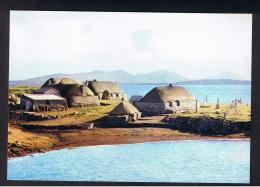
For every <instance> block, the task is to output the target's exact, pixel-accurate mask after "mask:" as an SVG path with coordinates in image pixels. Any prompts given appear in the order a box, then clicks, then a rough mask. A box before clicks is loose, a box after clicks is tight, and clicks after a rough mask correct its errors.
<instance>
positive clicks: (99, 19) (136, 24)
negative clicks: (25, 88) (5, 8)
mask: <svg viewBox="0 0 260 187" xmlns="http://www.w3.org/2000/svg"><path fill="white" fill-rule="evenodd" d="M10 23H11V24H10V26H11V28H10V79H25V78H30V77H34V76H40V75H44V74H50V73H75V72H84V71H93V70H116V69H122V70H125V71H128V72H131V73H141V72H149V71H155V70H158V69H166V70H172V71H176V72H177V73H180V74H183V75H184V76H188V77H194V78H198V77H203V76H209V75H212V74H216V73H221V72H222V71H224V70H225V71H235V72H237V73H239V74H241V75H243V76H245V77H251V37H252V36H251V32H252V16H251V15H249V14H173V13H170V14H167V13H120V12H117V13H112V12H47V11H46V12H44V11H11V22H10ZM28 67H30V68H28Z"/></svg>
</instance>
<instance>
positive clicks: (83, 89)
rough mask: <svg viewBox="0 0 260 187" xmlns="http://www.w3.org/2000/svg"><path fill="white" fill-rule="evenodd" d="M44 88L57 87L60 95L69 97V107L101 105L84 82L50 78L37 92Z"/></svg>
mask: <svg viewBox="0 0 260 187" xmlns="http://www.w3.org/2000/svg"><path fill="white" fill-rule="evenodd" d="M42 89H47V90H48V89H56V90H58V92H59V95H60V96H62V97H64V98H66V99H67V103H68V106H69V107H79V106H86V105H100V101H99V99H98V97H97V96H95V95H94V93H93V92H92V91H91V90H90V89H89V88H88V87H87V86H86V85H83V84H79V83H78V82H77V81H75V80H73V79H69V78H50V79H49V80H47V81H46V82H45V83H44V84H43V86H42V87H41V88H40V89H39V90H37V91H36V92H40V90H42Z"/></svg>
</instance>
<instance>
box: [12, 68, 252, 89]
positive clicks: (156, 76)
mask: <svg viewBox="0 0 260 187" xmlns="http://www.w3.org/2000/svg"><path fill="white" fill-rule="evenodd" d="M51 77H53V78H63V77H68V78H72V79H75V80H77V81H79V82H82V81H85V80H93V79H96V80H106V81H116V82H118V83H121V84H169V83H175V84H180V83H182V84H186V83H189V84H198V83H199V84H203V82H205V81H206V82H207V83H209V82H210V80H211V81H212V80H215V83H216V84H222V83H224V84H225V83H228V84H232V83H234V84H239V83H243V84H244V83H250V81H247V80H245V79H244V78H242V77H241V76H239V75H237V74H235V73H232V72H224V73H222V74H218V75H215V76H212V77H207V78H205V79H201V80H191V79H189V78H187V77H185V76H182V75H180V74H178V73H175V72H172V71H167V70H160V71H153V72H148V73H140V74H131V73H128V72H125V71H122V70H115V71H92V72H83V73H75V74H61V73H58V74H50V75H45V76H40V77H34V78H30V79H26V80H15V81H12V80H11V81H9V86H18V85H28V86H32V85H42V84H43V83H44V82H45V81H46V80H47V79H49V78H51ZM216 80H217V81H216ZM227 80H228V81H227ZM239 81H242V82H239Z"/></svg>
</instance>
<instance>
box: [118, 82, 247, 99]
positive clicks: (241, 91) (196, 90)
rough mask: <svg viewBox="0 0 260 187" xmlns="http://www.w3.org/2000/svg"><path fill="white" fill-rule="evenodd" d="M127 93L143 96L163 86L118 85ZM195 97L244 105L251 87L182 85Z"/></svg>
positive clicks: (129, 95)
mask: <svg viewBox="0 0 260 187" xmlns="http://www.w3.org/2000/svg"><path fill="white" fill-rule="evenodd" d="M120 86H121V87H122V89H123V90H124V91H125V92H126V93H127V95H128V98H129V99H130V97H131V96H132V95H143V96H144V95H145V94H146V93H147V92H149V91H150V90H151V89H153V88H154V87H156V86H163V85H134V84H132V85H129V84H122V85H120ZM182 86H183V87H185V88H186V89H188V90H189V91H190V92H192V94H193V95H194V96H195V97H197V99H198V100H199V101H204V100H205V97H206V95H207V96H208V102H211V103H216V101H217V98H219V100H220V102H221V103H230V102H231V101H232V100H234V99H236V98H237V99H239V98H240V97H241V99H242V101H243V102H244V103H249V104H250V103H251V85H182Z"/></svg>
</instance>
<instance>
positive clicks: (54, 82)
mask: <svg viewBox="0 0 260 187" xmlns="http://www.w3.org/2000/svg"><path fill="white" fill-rule="evenodd" d="M57 84H78V82H77V81H75V80H74V79H70V78H50V79H48V80H47V81H46V82H45V83H44V84H43V85H42V87H48V86H53V85H57Z"/></svg>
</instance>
